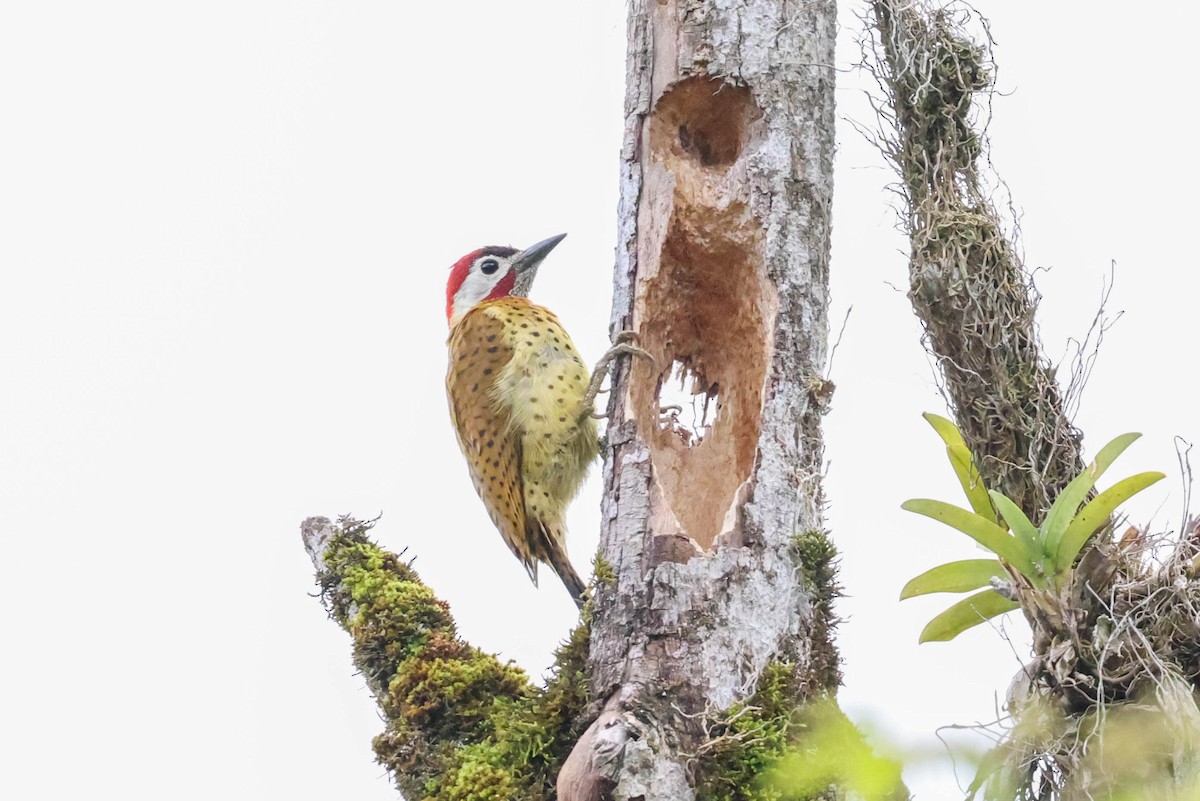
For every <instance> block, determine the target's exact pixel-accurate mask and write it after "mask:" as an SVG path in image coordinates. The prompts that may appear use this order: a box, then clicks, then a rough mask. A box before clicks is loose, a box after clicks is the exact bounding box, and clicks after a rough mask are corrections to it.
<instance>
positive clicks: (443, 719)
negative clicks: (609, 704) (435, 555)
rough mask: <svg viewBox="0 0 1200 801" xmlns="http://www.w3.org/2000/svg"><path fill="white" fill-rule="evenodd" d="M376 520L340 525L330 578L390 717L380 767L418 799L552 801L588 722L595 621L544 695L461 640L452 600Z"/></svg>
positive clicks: (336, 608)
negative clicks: (393, 548)
mask: <svg viewBox="0 0 1200 801" xmlns="http://www.w3.org/2000/svg"><path fill="white" fill-rule="evenodd" d="M370 528H371V524H370V523H360V522H358V521H354V520H348V519H343V520H342V521H339V530H338V533H337V534H336V535H335V536H334V537H333V539H332V540H331V541H330V543H329V545H328V548H327V550H326V552H325V555H324V559H325V570H323V571H322V573H321V575H320V576H319V579H320V582H321V588H322V597H323V599H324V601H325V603H326V606H327V608H328V609H329V612H330V615H331V616H332V617H333V618H334V619H335V620H337V621H338V622H339V623H340V624H341V625H342V626H343V627H344V628H345V629H346V630H347V631H348V632H349V633H350V635H351V637H352V638H353V640H354V663H355V666H356V667H357V668H358V669H359V670H360V671H361V672H362V674H363V675H364V676H365V677H366V678H367V681H368V683H369V684H370V686H371V689H372V691H373V692H374V693H375V695H376V697H377V699H378V700H379V702H380V706H381V708H382V709H383V712H384V715H385V717H386V719H387V730H386V731H384V732H383V733H382V734H381V735H379V736H378V737H376V738H375V742H374V745H375V752H376V755H377V757H378V759H379V762H380V764H382V765H384V766H385V767H387V768H388V769H389V771H391V773H392V774H393V776H394V777H395V780H396V784H397V786H398V787H399V788H400V790H401V792H403V793H404V794H405V795H406V796H407V797H409V798H428V799H438V801H442V800H443V799H445V800H446V801H458V800H459V799H462V800H463V801H466V799H472V800H475V799H478V800H479V801H488V800H489V799H496V801H500V800H501V799H504V801H546V799H550V798H553V796H554V780H555V778H556V776H557V773H558V770H559V768H560V767H561V765H562V762H563V760H565V759H566V757H567V755H568V754H569V753H570V749H571V747H572V746H573V744H574V742H575V740H576V739H577V737H578V735H579V733H580V732H581V731H582V729H583V728H584V726H585V725H586V724H587V723H588V721H587V720H585V719H584V710H585V708H586V707H587V704H588V702H589V696H588V690H587V680H586V677H587V673H586V662H587V652H588V626H587V623H586V620H587V618H588V615H587V613H585V622H584V623H583V624H581V625H580V626H579V627H578V628H577V629H576V630H575V631H574V632H573V633H572V635H571V638H570V640H568V641H567V642H566V643H564V645H563V646H562V647H561V648H560V649H559V651H558V653H557V654H556V668H555V670H554V672H553V673H552V674H551V676H550V678H549V681H548V682H547V685H546V687H545V688H544V689H539V688H536V687H533V686H532V685H530V683H529V680H528V678H527V676H526V675H525V673H524V671H522V670H521V669H520V668H518V667H516V666H515V665H513V664H512V663H504V662H501V661H500V660H499V659H497V658H496V657H495V656H493V655H491V654H486V653H483V652H482V651H480V650H478V649H477V648H474V647H472V646H470V645H468V644H467V643H465V642H463V641H462V640H461V639H459V637H458V634H457V631H456V629H455V626H454V620H453V618H452V617H451V615H450V612H449V608H448V607H447V605H446V603H445V602H444V601H441V600H440V599H438V598H437V597H436V596H435V595H434V594H433V593H432V592H431V591H430V590H429V588H428V587H426V586H425V585H424V584H422V583H421V580H420V578H419V577H418V576H417V574H416V572H415V571H414V570H413V569H412V568H411V567H410V566H409V565H407V564H405V563H403V562H401V561H400V559H399V558H398V557H397V556H396V555H394V554H390V553H388V552H386V551H384V550H382V549H381V548H379V547H378V546H377V545H375V544H374V543H372V542H371V541H370V540H369V539H368V537H367V532H368V531H369V530H370Z"/></svg>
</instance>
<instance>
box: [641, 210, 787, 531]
mask: <svg viewBox="0 0 1200 801" xmlns="http://www.w3.org/2000/svg"><path fill="white" fill-rule="evenodd" d="M750 217H751V215H750V214H749V213H748V211H747V210H746V209H745V208H744V207H741V206H738V205H737V204H734V205H733V206H730V207H727V208H724V209H713V208H698V207H694V206H685V205H681V204H677V205H676V207H675V211H674V214H673V216H672V219H671V224H670V228H669V229H668V231H667V235H666V239H665V242H664V246H663V248H662V251H661V253H660V254H659V269H658V272H657V275H655V277H654V278H653V279H652V280H650V281H649V282H648V285H647V286H646V288H645V294H644V296H643V297H644V300H643V305H642V313H641V320H642V323H641V326H640V329H639V334H640V336H641V341H642V344H643V346H644V347H646V348H647V350H649V351H650V353H651V354H652V355H653V356H654V358H655V360H656V364H658V365H662V366H663V367H660V368H655V367H653V366H651V365H650V363H649V362H647V361H645V360H640V359H639V360H636V362H635V364H634V365H633V372H632V374H631V385H630V390H631V393H632V400H633V403H634V408H635V409H637V415H638V427H639V429H640V430H641V431H643V432H647V433H646V437H647V443H648V445H649V447H650V453H651V459H652V461H653V464H654V469H655V475H656V477H657V480H658V485H659V488H660V489H661V491H662V493H663V499H664V500H665V502H666V505H667V507H668V508H669V512H670V515H671V516H672V517H673V518H674V520H675V522H677V523H678V529H679V531H681V532H682V533H683V534H684V535H685V536H687V537H688V538H690V539H691V540H692V541H693V542H695V543H696V545H697V546H699V547H700V548H701V549H703V550H706V551H707V550H710V549H711V548H713V547H714V545H715V544H718V543H719V544H721V545H726V544H734V545H738V544H741V538H740V533H739V530H738V522H737V515H736V513H735V511H736V508H737V504H738V503H740V500H741V499H740V497H739V492H738V490H739V488H740V487H741V486H742V485H743V484H744V483H745V482H746V480H747V479H748V478H749V477H750V474H751V471H752V469H753V467H754V455H755V452H756V449H757V446H758V435H759V428H760V415H761V407H762V391H763V385H764V380H765V376H766V369H767V364H768V358H769V354H768V350H769V347H770V346H769V344H768V340H769V337H768V325H769V320H770V318H771V315H770V314H769V311H768V309H769V308H770V302H769V301H768V300H767V298H768V297H769V295H768V294H767V293H768V291H769V290H768V289H767V288H766V287H768V286H769V284H768V282H766V279H765V278H764V277H763V276H762V275H761V273H760V269H759V265H760V264H761V259H762V254H761V232H760V229H759V227H758V226H757V225H754V224H753V223H752V222H748V221H749V220H750ZM668 365H669V366H668ZM669 407H677V408H669ZM656 533H660V534H675V533H678V532H677V531H675V530H674V529H673V528H671V527H669V526H667V527H659V528H658V529H656Z"/></svg>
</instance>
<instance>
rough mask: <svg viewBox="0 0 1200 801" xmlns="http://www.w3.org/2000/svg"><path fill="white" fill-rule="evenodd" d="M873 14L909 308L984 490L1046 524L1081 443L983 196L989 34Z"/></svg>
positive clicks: (922, 10)
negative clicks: (904, 239)
mask: <svg viewBox="0 0 1200 801" xmlns="http://www.w3.org/2000/svg"><path fill="white" fill-rule="evenodd" d="M871 11H872V14H873V17H874V19H873V27H872V29H871V31H870V33H869V36H870V39H871V47H872V49H873V51H874V52H873V55H872V56H870V57H869V58H868V64H867V66H868V69H870V70H871V71H872V72H873V73H874V75H875V77H876V79H877V80H878V82H879V84H880V87H881V89H882V92H883V94H884V98H883V99H881V100H880V101H879V102H878V104H877V109H876V110H877V111H878V112H879V115H880V118H881V120H882V121H883V127H884V129H885V130H884V131H883V132H882V133H881V135H880V139H879V143H880V146H881V148H882V149H883V151H884V153H885V155H886V156H887V157H888V159H889V160H890V161H891V162H892V163H893V165H894V167H895V169H896V171H897V173H898V174H899V176H900V179H901V185H900V194H901V196H902V197H903V199H904V206H905V208H904V214H903V218H902V219H903V227H904V229H905V232H906V233H907V234H908V235H909V241H910V244H911V247H912V251H911V256H910V264H909V278H910V281H911V287H910V291H909V298H910V300H911V301H912V304H913V309H914V311H916V313H917V316H918V317H919V318H920V320H921V322H922V323H923V324H924V326H925V343H926V347H927V348H928V349H929V351H930V352H931V353H932V354H933V356H934V357H935V358H936V359H937V363H938V366H939V367H940V370H941V373H942V376H943V379H944V392H945V394H946V397H947V400H948V402H949V403H950V405H951V406H952V407H953V409H954V414H955V417H956V419H957V422H958V427H959V429H960V430H961V431H962V434H963V437H964V438H965V439H966V442H967V444H968V446H969V447H970V450H971V452H972V453H974V454H975V455H976V456H977V458H978V459H979V471H980V473H981V474H982V475H983V479H984V483H985V484H986V485H987V486H988V487H989V488H992V489H996V490H999V491H1000V492H1002V493H1004V494H1005V495H1006V496H1008V497H1009V498H1011V499H1012V500H1013V501H1014V502H1016V503H1017V505H1018V506H1019V507H1020V508H1021V509H1022V511H1024V512H1025V514H1026V515H1028V516H1029V517H1030V518H1032V519H1035V520H1036V519H1040V517H1041V514H1042V513H1044V512H1045V510H1046V509H1048V508H1049V507H1050V504H1051V502H1052V501H1053V499H1054V498H1055V497H1056V496H1057V495H1058V493H1059V492H1060V491H1061V490H1062V489H1063V487H1065V486H1066V485H1067V483H1068V482H1069V481H1070V480H1071V479H1072V478H1073V477H1074V476H1076V475H1078V473H1079V471H1080V470H1081V469H1082V468H1083V462H1082V460H1081V458H1080V443H1081V434H1080V433H1079V431H1078V430H1076V429H1075V428H1074V426H1072V425H1071V421H1070V420H1069V419H1068V416H1067V414H1066V411H1065V406H1064V403H1063V397H1062V393H1061V391H1060V389H1059V387H1058V384H1057V383H1056V381H1055V375H1054V370H1053V369H1052V368H1051V366H1050V364H1049V363H1048V361H1047V360H1046V359H1045V357H1044V356H1043V355H1042V351H1041V344H1040V342H1039V339H1038V334H1037V327H1036V323H1035V320H1034V313H1035V311H1036V309H1037V302H1038V296H1037V292H1036V290H1035V289H1034V286H1033V282H1032V280H1031V277H1030V275H1029V273H1028V271H1027V270H1026V269H1025V267H1024V265H1023V264H1022V263H1021V259H1020V255H1019V252H1018V249H1017V247H1016V245H1015V243H1014V237H1013V236H1012V235H1009V234H1006V233H1005V231H1004V219H1003V218H1002V217H1001V215H1000V214H999V212H998V211H997V209H996V208H995V206H994V205H993V203H992V201H991V199H990V197H989V192H988V190H987V188H986V187H985V185H984V184H985V180H984V179H985V177H986V176H987V170H986V167H987V161H986V159H987V141H986V136H985V131H984V126H983V125H982V122H981V119H980V117H981V114H980V111H979V107H980V104H981V102H982V103H984V104H986V101H987V99H988V98H989V96H990V93H991V91H992V86H993V81H994V77H995V66H994V64H993V63H992V60H991V51H990V40H989V39H988V38H987V37H986V33H987V28H986V23H984V22H982V21H981V20H980V19H979V18H978V17H977V16H975V15H973V14H972V13H971V11H970V9H969V7H968V6H966V5H964V4H960V3H954V4H950V5H947V6H933V5H931V4H929V3H926V2H923V1H919V2H911V0H905V1H904V2H897V0H873V2H872V3H871ZM971 22H979V23H980V24H981V25H982V26H983V32H984V38H983V43H980V42H978V41H975V40H973V39H972V38H971V36H970V35H969V34H968V32H967V26H968V24H969V23H971Z"/></svg>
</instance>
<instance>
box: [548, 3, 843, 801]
mask: <svg viewBox="0 0 1200 801" xmlns="http://www.w3.org/2000/svg"><path fill="white" fill-rule="evenodd" d="M835 16H836V15H835V5H834V3H833V2H832V0H819V1H818V2H796V1H795V0H755V2H752V3H745V2H742V3H733V2H728V1H727V0H707V2H702V1H700V0H656V1H652V0H633V2H632V3H631V5H630V12H629V53H628V66H627V70H628V71H627V82H628V83H627V93H626V107H625V113H626V126H625V139H624V143H623V148H622V162H621V202H620V207H619V215H620V219H619V230H620V239H619V244H618V248H617V264H616V273H615V280H614V296H613V318H612V329H613V331H614V333H615V332H617V331H621V330H632V331H635V332H637V334H638V337H639V340H640V343H641V345H642V347H644V348H645V349H646V350H648V351H649V352H650V354H652V356H653V357H654V361H653V363H651V362H650V361H649V360H645V359H634V360H633V361H632V362H631V363H630V364H628V365H624V366H623V367H624V369H622V370H621V371H620V372H619V374H618V375H617V376H616V379H615V381H614V387H613V392H612V393H611V396H610V406H609V410H608V411H609V420H610V426H609V432H608V447H607V448H606V450H605V466H604V492H605V495H604V503H603V515H602V517H603V519H602V522H601V527H602V528H601V556H600V560H601V561H600V562H599V563H598V570H597V574H598V581H597V587H596V590H595V614H594V619H593V622H592V635H591V649H590V656H589V659H588V666H589V680H590V690H591V695H592V698H593V699H596V701H597V702H598V704H599V705H600V706H601V707H602V712H601V714H600V716H599V718H598V719H597V720H596V721H595V722H594V723H593V724H592V725H591V727H590V728H589V729H588V730H587V732H586V733H585V734H584V736H583V737H582V738H581V739H580V741H579V742H578V743H577V745H576V746H575V748H574V750H573V751H572V753H571V755H570V757H569V758H568V760H567V763H566V765H565V766H564V768H563V770H562V772H561V773H560V776H559V780H558V792H559V798H560V799H561V801H584V799H600V798H612V799H616V800H617V801H624V800H625V799H629V800H630V801H632V800H633V799H642V801H653V799H663V801H666V800H667V799H670V801H684V800H685V799H691V798H694V797H695V790H694V787H695V785H696V783H697V781H698V780H699V779H698V776H700V775H702V774H703V772H704V760H703V759H700V758H699V756H700V755H702V754H705V753H706V752H708V750H709V748H710V746H711V744H712V742H713V739H714V725H715V724H714V721H719V720H720V716H721V713H722V712H723V711H724V710H728V709H729V708H730V707H731V705H733V704H735V703H737V702H741V701H745V700H746V699H747V698H748V697H750V696H752V695H753V693H754V692H755V689H756V686H757V684H758V681H759V679H760V676H761V675H762V673H763V671H764V670H765V669H767V668H768V667H769V666H772V665H777V664H783V665H786V666H787V669H788V670H789V671H791V672H792V674H793V675H794V677H795V678H796V683H795V688H796V694H797V696H798V698H797V700H799V699H800V698H803V697H808V696H811V695H812V694H814V693H819V692H821V691H823V690H827V689H831V688H832V687H834V686H836V683H837V679H838V675H837V658H836V654H835V652H834V650H833V646H832V644H831V642H830V641H829V637H828V634H829V632H828V625H829V621H830V618H829V616H828V610H827V609H826V608H824V607H823V606H822V605H821V604H819V603H818V604H816V605H814V591H815V592H816V593H818V594H822V593H825V592H826V591H827V590H828V589H829V588H828V587H825V588H817V587H814V586H812V584H811V582H809V581H806V568H807V567H811V566H812V565H811V564H806V561H809V560H808V558H807V557H808V555H809V554H810V553H811V547H810V546H811V545H812V544H813V543H821V542H823V537H824V533H823V529H822V526H823V524H822V519H821V505H822V496H821V486H820V476H821V459H822V443H821V432H820V418H821V415H822V413H823V412H824V410H825V409H826V406H827V403H828V400H829V395H830V392H831V391H832V385H831V384H829V383H828V382H827V381H826V380H825V379H824V378H823V370H824V366H825V356H826V338H827V333H828V324H827V317H826V308H827V304H828V270H829V234H830V206H831V199H832V169H833V164H832V157H833V129H834V117H833V104H834V101H833V90H834V70H833V66H832V64H833V49H834V33H835V29H836V25H835V22H836V20H835ZM675 382H679V384H680V385H681V386H682V387H683V392H684V396H685V405H690V406H691V407H692V410H693V411H694V412H695V416H694V419H689V417H688V415H687V414H685V413H680V412H679V411H678V410H675V411H666V412H664V411H662V410H661V408H660V407H662V406H664V405H666V402H667V401H668V400H669V398H668V396H667V395H666V392H667V391H668V390H669V388H670V387H671V386H672V385H674V384H675ZM818 550H819V549H818Z"/></svg>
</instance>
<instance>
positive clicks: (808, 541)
mask: <svg viewBox="0 0 1200 801" xmlns="http://www.w3.org/2000/svg"><path fill="white" fill-rule="evenodd" d="M792 549H793V552H794V553H795V554H796V557H797V559H798V560H799V562H800V570H801V571H802V573H803V576H804V587H805V589H806V590H808V593H809V597H810V598H811V599H812V609H813V617H812V624H811V628H810V635H809V640H810V645H811V650H810V654H809V660H808V677H807V680H806V684H807V685H808V688H809V692H810V693H811V692H812V691H815V690H819V691H825V692H830V693H832V692H834V691H835V690H836V689H837V688H838V687H839V686H840V685H841V683H842V670H841V657H840V656H839V655H838V652H837V648H836V647H835V646H834V643H833V636H834V629H835V628H836V627H837V622H838V618H837V614H836V613H835V612H834V609H833V605H834V602H835V601H836V600H837V599H838V597H840V596H841V594H842V588H841V585H840V584H838V578H837V557H838V552H837V548H836V547H834V544H833V541H832V540H831V539H830V538H829V533H828V532H826V531H823V530H821V529H812V530H809V531H802V532H800V533H798V534H796V536H795V537H794V538H793V539H792Z"/></svg>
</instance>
